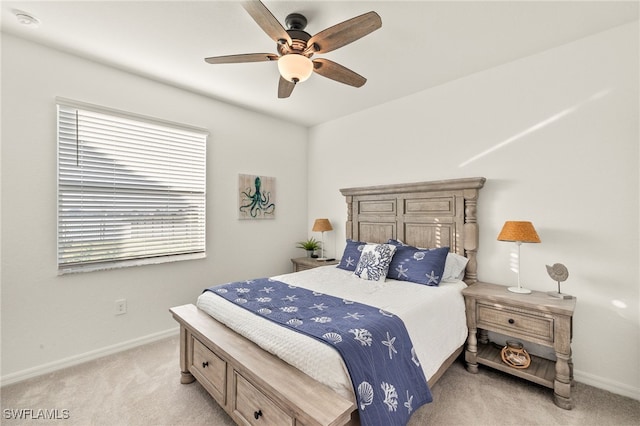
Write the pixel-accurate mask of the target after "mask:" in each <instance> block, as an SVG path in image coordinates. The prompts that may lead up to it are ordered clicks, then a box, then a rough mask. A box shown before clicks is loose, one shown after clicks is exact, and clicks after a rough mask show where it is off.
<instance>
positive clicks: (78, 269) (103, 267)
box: [58, 253, 207, 275]
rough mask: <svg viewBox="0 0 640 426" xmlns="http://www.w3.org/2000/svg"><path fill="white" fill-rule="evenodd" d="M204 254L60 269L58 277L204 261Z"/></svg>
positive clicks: (205, 255)
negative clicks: (134, 267) (188, 261)
mask: <svg viewBox="0 0 640 426" xmlns="http://www.w3.org/2000/svg"><path fill="white" fill-rule="evenodd" d="M206 257H207V254H206V253H190V254H181V255H176V256H161V257H152V258H148V259H134V260H124V261H120V262H105V263H92V264H89V265H76V266H67V267H60V268H59V269H58V275H68V274H77V273H82V272H94V271H106V270H109V269H120V268H129V267H131V266H143V265H158V264H161V263H170V262H181V261H183V260H197V259H205V258H206Z"/></svg>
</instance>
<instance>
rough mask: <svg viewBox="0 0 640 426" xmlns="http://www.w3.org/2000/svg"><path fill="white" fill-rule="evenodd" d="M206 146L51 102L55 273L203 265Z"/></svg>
mask: <svg viewBox="0 0 640 426" xmlns="http://www.w3.org/2000/svg"><path fill="white" fill-rule="evenodd" d="M206 140H207V133H206V132H205V131H202V130H199V129H192V128H188V127H186V126H180V125H174V124H169V123H166V122H161V121H155V120H151V119H148V118H144V117H139V116H134V115H131V114H127V113H122V112H117V111H112V110H107V109H102V108H98V107H93V106H88V105H85V104H80V103H76V102H73V101H66V100H65V101H63V100H60V99H58V269H59V271H60V273H66V272H76V271H86V270H94V269H106V268H112V267H121V266H129V265H140V264H147V263H160V262H165V261H173V260H182V259H193V258H198V257H204V253H205V176H206Z"/></svg>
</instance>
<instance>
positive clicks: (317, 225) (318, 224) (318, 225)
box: [311, 219, 333, 260]
mask: <svg viewBox="0 0 640 426" xmlns="http://www.w3.org/2000/svg"><path fill="white" fill-rule="evenodd" d="M311 230H312V231H313V232H322V243H321V244H322V245H321V246H320V257H319V258H318V260H327V258H326V257H324V233H325V232H326V231H333V228H332V227H331V222H329V219H316V221H315V222H314V224H313V228H311Z"/></svg>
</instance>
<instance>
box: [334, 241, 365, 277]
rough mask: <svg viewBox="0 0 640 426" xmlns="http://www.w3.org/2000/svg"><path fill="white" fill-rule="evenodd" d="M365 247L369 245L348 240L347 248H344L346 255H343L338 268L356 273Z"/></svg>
mask: <svg viewBox="0 0 640 426" xmlns="http://www.w3.org/2000/svg"><path fill="white" fill-rule="evenodd" d="M365 245H367V243H363V242H361V241H353V240H347V246H346V247H345V248H344V253H343V254H342V259H340V263H339V264H338V268H340V269H344V270H345V271H355V270H356V266H358V262H359V261H360V255H361V254H362V249H363V248H364V246H365Z"/></svg>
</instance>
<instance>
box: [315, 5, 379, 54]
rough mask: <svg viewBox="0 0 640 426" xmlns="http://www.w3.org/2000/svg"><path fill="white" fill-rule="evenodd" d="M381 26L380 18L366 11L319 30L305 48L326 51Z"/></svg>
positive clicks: (374, 13) (320, 51) (352, 40)
mask: <svg viewBox="0 0 640 426" xmlns="http://www.w3.org/2000/svg"><path fill="white" fill-rule="evenodd" d="M380 27H382V19H381V18H380V15H378V14H377V13H376V12H368V13H365V14H363V15H360V16H356V17H355V18H351V19H348V20H346V21H344V22H341V23H339V24H336V25H334V26H333V27H329V28H327V29H326V30H323V31H320V32H319V33H318V34H316V35H314V36H313V37H311V38H310V39H309V41H308V42H307V49H312V50H313V51H314V52H315V53H327V52H331V51H332V50H335V49H337V48H339V47H342V46H344V45H347V44H349V43H351V42H354V41H356V40H358V39H360V38H362V37H364V36H366V35H367V34H369V33H372V32H373V31H375V30H377V29H378V28H380Z"/></svg>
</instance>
